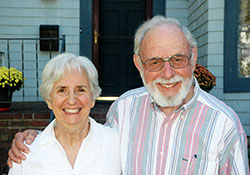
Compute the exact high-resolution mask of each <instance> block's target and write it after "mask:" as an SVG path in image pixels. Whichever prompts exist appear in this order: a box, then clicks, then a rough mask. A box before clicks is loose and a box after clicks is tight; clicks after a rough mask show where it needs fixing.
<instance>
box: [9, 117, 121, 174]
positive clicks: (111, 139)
mask: <svg viewBox="0 0 250 175" xmlns="http://www.w3.org/2000/svg"><path fill="white" fill-rule="evenodd" d="M54 123H55V120H54V121H53V122H52V123H50V124H49V125H48V126H47V127H46V128H45V130H44V131H43V132H42V133H41V134H39V135H38V136H37V138H36V140H35V141H34V142H33V143H32V145H28V146H29V148H30V153H29V154H27V155H26V157H27V159H26V160H25V161H23V162H22V164H16V163H14V164H13V168H11V169H10V172H9V174H10V175H83V174H84V175H120V174H121V169H120V158H119V146H118V145H119V143H118V132H117V129H112V128H110V127H105V126H103V125H101V124H98V123H96V122H95V121H94V120H93V119H91V118H90V131H89V133H88V135H87V137H85V138H84V139H83V141H82V144H81V147H80V149H79V152H78V155H77V158H76V161H75V165H74V167H73V168H72V166H71V164H70V162H69V161H68V159H67V155H66V153H65V151H64V149H63V147H62V145H61V144H60V143H59V141H58V140H57V139H56V137H55V133H54Z"/></svg>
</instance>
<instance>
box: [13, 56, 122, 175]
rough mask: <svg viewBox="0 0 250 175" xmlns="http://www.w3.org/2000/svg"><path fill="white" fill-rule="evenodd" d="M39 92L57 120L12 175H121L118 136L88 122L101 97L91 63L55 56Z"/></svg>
mask: <svg viewBox="0 0 250 175" xmlns="http://www.w3.org/2000/svg"><path fill="white" fill-rule="evenodd" d="M40 90H41V95H42V97H43V98H44V100H45V101H46V103H47V105H48V107H49V108H50V109H51V110H52V111H53V113H54V115H55V120H54V121H53V122H51V123H50V124H49V125H48V126H47V127H46V128H45V130H44V131H43V132H42V133H40V134H39V135H38V137H37V138H36V140H35V141H34V142H33V144H32V145H29V146H28V147H29V149H30V153H29V154H26V160H25V161H23V162H22V164H16V163H14V165H13V167H12V168H11V169H10V171H9V174H10V175H12V174H13V175H19V174H20V175H21V174H25V175H29V174H30V175H34V174H35V175H39V174H44V175H49V174H53V175H56V174H58V175H59V174H60V175H64V174H65V175H73V174H74V175H80V174H81V175H82V174H88V175H89V174H91V175H92V174H93V175H105V174H107V175H119V174H121V172H120V159H119V146H118V145H119V144H118V135H117V134H118V133H117V131H116V130H114V129H111V128H108V127H105V126H103V125H101V124H98V123H96V122H95V121H94V120H93V119H92V118H90V117H89V113H90V110H91V108H92V107H93V106H94V105H95V99H96V98H97V97H98V96H99V95H100V93H101V89H100V87H99V85H98V75H97V71H96V69H95V67H94V65H93V64H92V63H91V61H89V60H88V59H87V58H85V57H76V56H75V55H73V54H61V55H58V56H56V57H54V58H53V59H51V60H50V61H49V62H48V63H47V65H46V66H45V68H44V70H43V73H42V84H41V88H40Z"/></svg>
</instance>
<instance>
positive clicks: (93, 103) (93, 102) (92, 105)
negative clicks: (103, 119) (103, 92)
mask: <svg viewBox="0 0 250 175" xmlns="http://www.w3.org/2000/svg"><path fill="white" fill-rule="evenodd" d="M94 106H95V100H93V101H92V104H91V108H93V107H94Z"/></svg>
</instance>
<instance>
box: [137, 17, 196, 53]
mask: <svg viewBox="0 0 250 175" xmlns="http://www.w3.org/2000/svg"><path fill="white" fill-rule="evenodd" d="M163 25H173V26H176V27H177V28H179V29H180V30H181V31H182V32H183V33H184V35H185V37H186V39H187V41H188V42H189V44H190V46H191V48H193V47H194V46H196V41H195V39H194V37H193V35H192V33H191V32H190V31H189V30H188V29H187V28H186V27H185V26H182V25H181V24H180V23H179V21H177V20H176V19H174V18H165V17H163V16H160V15H157V16H155V17H153V18H152V19H150V20H148V21H146V22H145V23H143V24H142V25H141V26H139V28H138V29H137V31H136V33H135V39H134V53H135V54H136V55H139V53H140V47H141V43H142V41H143V39H144V36H145V35H146V33H147V32H148V31H149V30H151V29H153V28H156V27H160V26H163Z"/></svg>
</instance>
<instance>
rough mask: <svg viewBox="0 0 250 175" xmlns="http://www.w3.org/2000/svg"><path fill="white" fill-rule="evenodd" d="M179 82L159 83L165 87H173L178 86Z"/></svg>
mask: <svg viewBox="0 0 250 175" xmlns="http://www.w3.org/2000/svg"><path fill="white" fill-rule="evenodd" d="M177 84H178V82H176V83H171V84H164V83H159V85H160V86H162V87H165V88H172V87H174V86H176V85H177Z"/></svg>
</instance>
